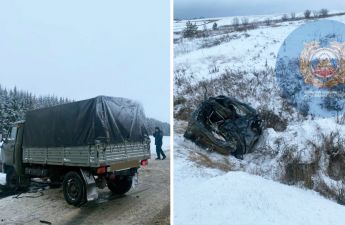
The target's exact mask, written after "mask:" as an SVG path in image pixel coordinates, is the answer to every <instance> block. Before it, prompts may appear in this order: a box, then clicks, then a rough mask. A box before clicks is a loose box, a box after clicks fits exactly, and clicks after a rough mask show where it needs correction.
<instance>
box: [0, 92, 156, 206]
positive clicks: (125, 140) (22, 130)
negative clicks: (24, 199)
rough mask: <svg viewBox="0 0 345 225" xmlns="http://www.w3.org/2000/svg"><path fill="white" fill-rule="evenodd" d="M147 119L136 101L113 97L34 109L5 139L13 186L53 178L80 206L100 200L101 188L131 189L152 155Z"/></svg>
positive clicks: (6, 164) (68, 198) (5, 167)
mask: <svg viewBox="0 0 345 225" xmlns="http://www.w3.org/2000/svg"><path fill="white" fill-rule="evenodd" d="M145 118H146V117H145V114H144V110H143V108H142V106H141V105H140V104H139V103H137V102H136V101H133V100H129V99H125V98H115V97H107V96H98V97H96V98H92V99H88V100H83V101H77V102H72V103H67V104H62V105H57V106H53V107H48V108H43V109H37V110H32V111H28V112H27V114H26V119H25V121H19V122H15V123H13V124H12V125H11V127H10V128H9V130H8V133H7V135H6V136H5V137H4V138H2V137H1V139H0V141H1V140H2V141H3V146H2V151H1V156H2V157H1V158H2V172H3V173H6V186H7V189H8V190H9V191H16V190H18V189H19V188H25V187H27V186H29V185H30V182H31V178H41V179H50V181H51V184H54V185H55V184H57V185H59V184H60V185H61V184H62V189H63V194H64V197H65V199H66V201H67V203H68V204H70V205H74V206H80V205H82V204H84V203H85V202H86V201H91V200H95V199H97V198H98V193H97V188H101V189H102V188H105V187H108V188H109V189H110V191H112V192H113V193H115V194H124V193H126V192H128V191H129V190H130V189H131V187H132V182H133V180H134V179H133V177H136V176H137V172H138V169H139V168H140V167H141V166H145V165H147V163H148V159H150V157H151V153H150V139H149V135H148V132H147V128H146V126H145Z"/></svg>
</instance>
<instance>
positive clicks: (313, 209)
mask: <svg viewBox="0 0 345 225" xmlns="http://www.w3.org/2000/svg"><path fill="white" fill-rule="evenodd" d="M177 161H179V160H177ZM190 169H191V170H193V172H194V170H195V169H193V167H190ZM178 172H180V171H175V173H174V174H178ZM174 186H175V187H174V200H175V201H174V203H175V205H174V210H175V211H174V212H175V213H174V214H175V218H174V221H175V223H176V224H243V225H245V224H258V225H259V224H263V225H264V224H265V225H269V224H314V225H317V224H342V223H343V221H344V220H345V214H344V213H343V212H344V207H343V206H340V205H338V204H336V203H334V202H331V201H329V200H327V199H325V198H323V197H321V196H319V194H318V193H316V192H314V191H310V190H303V189H300V188H296V187H293V186H287V185H283V184H280V183H277V182H274V181H270V180H266V179H264V178H262V177H259V176H254V175H250V174H248V173H244V172H229V173H227V174H225V175H222V176H216V177H213V178H210V179H204V177H202V176H197V177H191V178H190V179H189V180H188V181H186V182H182V181H181V180H180V181H179V182H177V180H175V182H174Z"/></svg>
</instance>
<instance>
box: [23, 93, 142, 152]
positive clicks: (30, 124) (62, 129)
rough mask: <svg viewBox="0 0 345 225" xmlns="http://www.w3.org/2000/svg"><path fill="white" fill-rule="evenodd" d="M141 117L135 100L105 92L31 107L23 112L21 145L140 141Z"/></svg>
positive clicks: (56, 145) (39, 145) (67, 145)
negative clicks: (74, 99)
mask: <svg viewBox="0 0 345 225" xmlns="http://www.w3.org/2000/svg"><path fill="white" fill-rule="evenodd" d="M145 119H146V117H145V114H144V110H143V108H142V106H141V105H140V104H139V103H138V102H136V101H133V100H129V99H125V98H115V97H106V96H98V97H96V98H92V99H88V100H83V101H78V102H73V103H67V104H63V105H57V106H53V107H49V108H43V109H37V110H32V111H29V112H28V113H27V115H26V121H25V128H24V141H23V147H24V148H25V147H62V146H64V147H70V146H84V145H93V144H95V143H109V144H116V143H122V142H124V141H144V140H145V138H148V132H147V129H146V125H145Z"/></svg>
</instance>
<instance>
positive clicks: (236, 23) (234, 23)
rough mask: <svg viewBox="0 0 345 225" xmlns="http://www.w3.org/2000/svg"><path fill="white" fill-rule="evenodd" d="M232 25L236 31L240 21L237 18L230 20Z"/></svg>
mask: <svg viewBox="0 0 345 225" xmlns="http://www.w3.org/2000/svg"><path fill="white" fill-rule="evenodd" d="M232 25H233V26H234V28H235V29H238V27H239V26H240V21H239V20H238V18H237V17H235V18H234V19H233V20H232Z"/></svg>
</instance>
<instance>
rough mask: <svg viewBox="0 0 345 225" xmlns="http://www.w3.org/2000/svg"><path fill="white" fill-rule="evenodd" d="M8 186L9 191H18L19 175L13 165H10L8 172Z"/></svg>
mask: <svg viewBox="0 0 345 225" xmlns="http://www.w3.org/2000/svg"><path fill="white" fill-rule="evenodd" d="M6 186H7V188H8V190H9V191H16V190H18V188H19V177H18V174H17V172H16V170H15V169H14V168H13V167H10V168H9V169H8V170H7V172H6Z"/></svg>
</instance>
